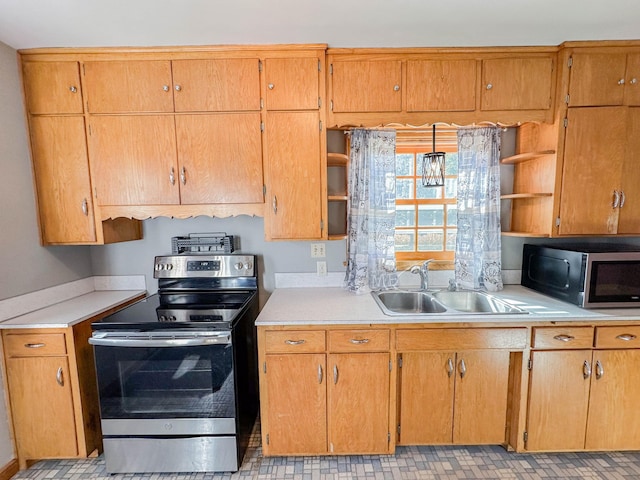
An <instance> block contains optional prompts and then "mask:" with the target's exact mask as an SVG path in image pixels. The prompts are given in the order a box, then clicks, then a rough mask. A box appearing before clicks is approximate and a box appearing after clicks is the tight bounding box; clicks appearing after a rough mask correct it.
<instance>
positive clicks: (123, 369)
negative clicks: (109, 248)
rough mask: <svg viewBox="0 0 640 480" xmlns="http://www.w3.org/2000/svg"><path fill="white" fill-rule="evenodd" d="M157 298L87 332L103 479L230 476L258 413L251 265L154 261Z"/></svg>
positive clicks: (201, 257) (183, 258) (180, 258)
mask: <svg viewBox="0 0 640 480" xmlns="http://www.w3.org/2000/svg"><path fill="white" fill-rule="evenodd" d="M154 276H155V277H156V278H158V294H156V295H152V296H150V297H147V298H146V299H144V300H141V301H140V302H137V303H135V304H133V305H131V306H129V307H127V308H124V309H122V310H120V311H118V312H116V313H114V314H112V315H110V316H108V317H105V318H104V319H103V320H101V321H100V322H96V323H94V324H93V325H92V328H93V334H92V337H91V338H90V340H89V342H90V343H91V344H92V345H93V346H94V352H95V356H96V371H97V377H98V389H99V398H100V415H101V425H102V432H103V437H104V448H105V460H106V469H107V471H108V472H109V473H146V472H199V471H236V470H238V468H239V466H240V464H241V462H242V457H243V455H244V452H245V450H246V445H247V443H248V439H249V434H250V433H251V429H252V427H253V424H254V422H255V418H256V415H257V409H258V386H257V378H258V376H257V352H256V340H255V325H254V321H255V318H256V316H257V310H258V306H257V305H258V303H257V276H256V269H255V257H254V256H252V255H237V254H228V255H227V254H224V255H221V254H216V255H212V254H181V255H171V256H162V257H156V259H155V265H154Z"/></svg>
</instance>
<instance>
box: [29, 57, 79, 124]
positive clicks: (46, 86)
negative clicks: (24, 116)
mask: <svg viewBox="0 0 640 480" xmlns="http://www.w3.org/2000/svg"><path fill="white" fill-rule="evenodd" d="M22 73H23V76H24V90H25V92H24V93H25V101H26V103H27V110H28V111H29V113H82V94H81V89H80V70H79V67H78V62H25V63H23V64H22Z"/></svg>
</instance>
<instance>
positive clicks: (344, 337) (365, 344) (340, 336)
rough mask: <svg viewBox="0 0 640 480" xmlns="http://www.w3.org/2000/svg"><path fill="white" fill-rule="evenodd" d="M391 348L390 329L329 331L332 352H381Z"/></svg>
mask: <svg viewBox="0 0 640 480" xmlns="http://www.w3.org/2000/svg"><path fill="white" fill-rule="evenodd" d="M388 350H389V330H334V331H331V332H329V351H331V352H380V351H388Z"/></svg>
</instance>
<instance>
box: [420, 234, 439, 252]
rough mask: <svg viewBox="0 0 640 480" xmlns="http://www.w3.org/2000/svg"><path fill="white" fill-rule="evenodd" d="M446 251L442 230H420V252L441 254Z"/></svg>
mask: <svg viewBox="0 0 640 480" xmlns="http://www.w3.org/2000/svg"><path fill="white" fill-rule="evenodd" d="M442 250H444V232H443V231H442V230H419V231H418V251H419V252H425V251H432V252H441V251H442Z"/></svg>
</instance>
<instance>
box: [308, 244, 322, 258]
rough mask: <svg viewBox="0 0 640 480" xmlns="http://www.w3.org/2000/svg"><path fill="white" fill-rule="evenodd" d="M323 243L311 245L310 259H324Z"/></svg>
mask: <svg viewBox="0 0 640 480" xmlns="http://www.w3.org/2000/svg"><path fill="white" fill-rule="evenodd" d="M325 256H326V253H325V250H324V243H312V244H311V258H319V257H325Z"/></svg>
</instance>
